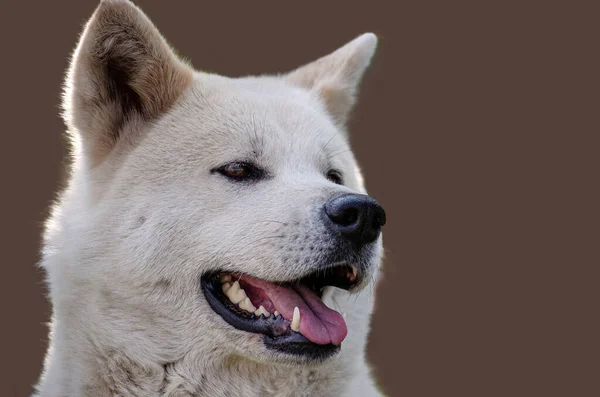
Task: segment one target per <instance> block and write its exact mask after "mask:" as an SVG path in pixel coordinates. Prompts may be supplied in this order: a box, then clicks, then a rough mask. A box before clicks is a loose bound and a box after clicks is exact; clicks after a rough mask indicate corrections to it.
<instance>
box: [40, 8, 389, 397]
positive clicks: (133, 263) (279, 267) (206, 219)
mask: <svg viewBox="0 0 600 397" xmlns="http://www.w3.org/2000/svg"><path fill="white" fill-rule="evenodd" d="M376 46H377V37H376V36H375V35H374V34H372V33H365V34H362V35H360V36H358V37H357V38H355V39H353V40H350V41H349V42H347V44H345V45H343V46H341V47H339V48H338V49H337V50H335V51H333V52H331V53H330V54H329V55H325V56H323V57H322V58H320V59H318V60H316V61H314V62H311V63H307V64H305V65H302V66H299V67H298V68H297V69H295V70H291V71H288V72H285V73H280V74H268V75H267V74H265V75H259V76H247V77H235V78H233V77H225V76H221V75H217V74H212V73H207V72H200V71H197V70H195V69H194V68H193V67H192V66H191V64H190V63H189V62H188V61H186V60H183V59H181V58H180V57H178V56H177V55H176V54H175V52H174V50H173V49H172V47H171V46H170V45H169V44H168V43H167V41H166V40H165V39H164V38H163V36H162V35H161V34H160V33H159V31H158V30H157V28H156V27H155V26H154V25H153V24H152V22H151V21H150V20H149V19H148V17H147V16H146V15H145V14H144V13H143V12H142V11H141V10H140V9H139V8H138V7H137V6H136V5H134V4H133V3H131V2H129V1H128V0H103V1H101V2H100V4H99V5H98V7H97V8H96V10H95V11H94V13H93V15H92V16H91V18H90V19H89V21H88V22H87V24H86V25H85V28H84V30H83V32H82V34H81V37H80V39H79V43H78V45H77V47H76V49H75V51H74V52H73V56H72V60H71V64H70V67H69V71H68V74H67V77H66V83H65V89H64V96H63V109H64V110H63V117H64V120H65V124H66V127H67V132H68V134H67V136H68V138H69V142H70V146H71V148H72V150H71V151H70V153H71V154H70V160H71V169H70V175H69V179H68V182H67V183H66V185H65V187H64V189H62V190H61V193H60V195H59V196H58V198H57V200H56V201H55V203H54V204H53V206H52V208H51V214H50V216H49V218H48V220H47V222H46V224H45V230H44V235H43V245H42V259H41V262H40V266H41V267H42V268H43V269H44V271H45V273H46V275H47V285H48V291H49V299H50V300H51V302H52V318H51V323H50V333H49V341H50V343H49V348H48V351H47V354H46V357H45V361H44V368H43V372H42V374H41V376H40V379H39V381H38V382H37V384H36V386H35V392H34V394H33V395H34V396H36V397H59V396H60V397H82V396H90V397H92V396H93V397H103V396H121V397H126V396H144V397H148V396H169V397H183V396H211V397H218V396H261V397H264V396H361V397H372V396H381V395H382V394H381V393H382V392H381V391H380V389H379V387H378V386H377V384H376V382H375V381H374V378H373V376H372V374H371V369H370V366H369V364H368V362H367V360H366V353H365V349H366V343H367V338H368V335H369V330H370V318H371V314H372V311H373V305H374V298H373V290H374V286H375V285H376V283H377V281H378V280H379V277H380V272H381V267H382V258H383V246H382V232H381V229H382V227H383V225H384V224H385V221H386V218H385V217H386V215H385V211H384V209H383V208H382V206H381V205H380V204H379V203H378V202H377V201H376V200H375V199H374V198H372V197H370V196H369V195H368V194H367V192H366V189H365V185H364V181H363V178H362V176H361V170H360V168H359V166H358V165H357V162H356V160H355V157H354V155H353V152H352V151H351V149H350V143H349V137H348V131H347V124H348V117H349V114H350V112H351V110H352V109H353V107H354V105H355V102H356V96H357V92H358V88H359V85H360V82H361V79H362V77H363V75H364V73H365V71H366V70H367V69H368V66H369V64H370V62H371V58H372V57H373V55H374V53H375V50H376Z"/></svg>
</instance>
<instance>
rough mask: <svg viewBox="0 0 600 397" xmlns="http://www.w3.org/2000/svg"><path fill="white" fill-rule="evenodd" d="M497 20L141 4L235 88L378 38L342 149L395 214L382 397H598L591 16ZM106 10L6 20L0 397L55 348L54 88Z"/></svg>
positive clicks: (384, 291)
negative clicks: (47, 271)
mask: <svg viewBox="0 0 600 397" xmlns="http://www.w3.org/2000/svg"><path fill="white" fill-rule="evenodd" d="M484 3H485V5H484ZM489 3H491V2H470V3H464V2H453V1H452V2H451V1H431V2H425V1H412V2H394V1H387V2H384V1H370V2H366V1H362V2H360V1H321V2H310V1H309V2H307V1H303V2H281V1H277V2H276V1H252V2H241V1H240V2H233V1H232V2H216V1H213V2H208V1H187V2H183V1H169V2H167V1H158V0H154V1H151V0H140V1H139V2H138V4H140V5H141V6H142V7H143V9H144V10H145V11H146V12H147V13H148V14H149V15H150V17H151V18H152V19H153V21H154V22H155V23H156V24H157V26H158V27H159V29H161V31H162V32H163V34H164V35H165V36H166V37H167V38H168V39H169V40H170V42H171V43H172V44H173V45H174V46H175V47H177V48H178V50H179V51H180V52H181V53H182V54H184V55H186V56H188V57H190V58H191V59H192V61H193V63H194V65H195V66H196V67H197V68H199V69H205V70H209V71H218V72H220V73H222V74H226V75H230V76H238V75H243V74H251V73H261V72H279V71H284V70H289V69H292V68H293V67H295V66H298V65H300V64H301V63H304V62H307V61H309V60H312V59H314V58H317V57H318V56H321V55H324V54H326V53H328V52H329V51H331V50H333V49H335V48H336V47H337V46H339V45H341V44H343V43H345V42H346V41H348V40H350V39H352V38H353V37H355V36H356V35H358V34H360V33H362V32H365V31H373V32H375V33H377V34H378V35H379V37H380V39H381V41H380V47H379V49H378V53H377V55H376V57H375V60H374V63H373V65H372V68H371V70H370V72H369V73H368V75H367V76H366V79H365V81H364V85H363V89H362V92H361V101H360V104H359V106H358V108H357V109H356V112H355V114H354V115H355V118H354V121H353V123H352V126H351V132H352V136H353V144H354V147H355V150H356V153H357V156H358V158H359V161H360V162H361V164H362V165H363V167H364V169H365V172H366V177H367V186H368V188H369V191H370V193H371V194H372V195H373V196H375V197H376V198H377V199H379V200H380V202H381V203H382V204H383V205H384V206H385V207H386V209H387V212H388V219H389V223H388V225H387V226H386V227H385V244H386V247H387V250H388V259H387V262H386V274H387V276H386V279H385V281H384V283H383V284H382V285H381V287H380V288H379V290H378V299H379V301H378V307H377V311H376V315H375V319H374V331H373V334H372V339H371V343H370V348H369V356H370V357H371V359H372V361H373V363H374V364H375V367H376V373H377V375H378V377H379V378H380V379H381V381H382V383H383V385H384V387H385V390H386V391H387V392H388V393H389V395H390V396H550V395H553V396H598V395H600V391H599V390H598V389H599V385H600V382H599V381H598V379H599V376H600V364H599V362H598V357H599V355H598V345H597V341H598V336H599V334H598V329H597V328H594V327H595V326H596V325H597V319H598V314H599V310H598V302H599V300H598V298H594V296H593V293H594V292H596V291H595V290H597V289H598V282H599V281H600V279H599V278H598V276H597V274H592V273H591V270H592V269H593V268H594V267H597V266H598V265H599V264H600V261H599V260H598V255H597V254H598V246H599V244H598V243H599V242H600V241H599V231H598V225H599V223H598V217H597V211H595V210H596V207H597V205H598V197H597V195H596V193H597V188H598V182H599V180H598V171H599V167H598V165H597V163H596V162H595V161H594V160H596V159H597V157H598V150H599V149H600V146H599V145H598V141H597V139H595V138H596V137H597V135H598V133H599V132H600V128H599V123H598V121H599V117H598V116H599V114H598V113H599V110H600V108H599V93H600V90H599V86H598V79H597V77H598V73H599V71H600V69H599V65H598V63H597V56H598V48H599V46H598V39H599V38H600V36H599V34H598V31H597V26H598V15H599V13H598V11H597V10H593V9H592V8H591V7H588V6H585V5H584V4H583V3H577V2H563V5H559V4H555V3H554V2H549V1H545V2H542V1H540V2H538V3H537V4H534V3H533V2H525V1H521V2H514V3H507V2H501V1H497V2H494V5H490V4H489ZM591 3H592V2H590V4H591ZM95 5H96V2H95V1H68V2H67V1H19V2H17V1H12V2H7V1H3V2H2V4H1V5H0V10H1V12H0V33H1V34H0V51H1V52H0V56H1V60H0V68H1V71H2V73H1V74H0V79H1V81H2V83H1V89H2V94H1V96H0V98H1V99H0V100H1V101H2V106H1V107H0V109H1V122H2V124H1V126H2V127H1V130H0V131H1V132H0V133H1V134H2V156H1V161H2V163H1V167H0V170H1V172H2V184H1V186H2V195H1V197H2V206H1V208H2V219H3V222H2V229H1V231H2V236H1V237H2V238H1V240H0V241H2V253H3V256H2V258H3V259H2V262H3V263H2V266H1V274H0V279H1V280H2V285H1V291H2V292H1V298H2V299H1V300H0V301H1V303H0V304H1V305H2V326H1V327H0V333H1V338H0V349H1V360H0V366H1V368H0V389H1V390H2V391H0V395H2V396H5V395H9V396H26V395H28V393H29V392H30V390H31V389H30V387H31V384H32V383H33V382H34V381H35V379H36V378H37V376H38V374H39V371H40V368H41V363H42V357H43V353H44V351H45V348H46V327H45V325H44V322H45V321H47V320H48V315H49V306H48V304H47V302H46V301H45V298H44V293H45V291H44V287H43V284H42V283H41V282H42V280H43V274H42V273H41V271H38V270H36V269H35V267H34V264H35V262H36V261H37V260H38V254H37V253H38V249H39V236H40V230H41V229H40V226H41V223H42V222H43V219H44V217H45V216H46V215H47V207H48V204H49V203H50V201H51V199H52V198H53V196H54V194H55V191H56V187H57V184H58V182H59V178H60V176H61V172H62V171H61V170H62V168H63V156H64V155H65V146H64V141H63V139H62V137H61V134H62V131H63V125H62V123H61V121H60V119H59V117H58V105H59V95H60V85H61V81H62V76H63V72H64V70H65V69H66V67H67V59H68V56H69V54H70V51H71V50H72V48H73V47H74V45H75V43H76V38H77V35H78V34H79V31H80V28H81V26H82V24H83V22H84V21H85V19H86V18H87V17H88V16H89V15H90V14H91V13H92V11H93V8H94V7H95ZM592 209H593V210H594V211H592ZM592 253H594V254H595V257H593V256H592V255H591V254H592ZM592 387H594V388H595V390H594V389H593V388H592Z"/></svg>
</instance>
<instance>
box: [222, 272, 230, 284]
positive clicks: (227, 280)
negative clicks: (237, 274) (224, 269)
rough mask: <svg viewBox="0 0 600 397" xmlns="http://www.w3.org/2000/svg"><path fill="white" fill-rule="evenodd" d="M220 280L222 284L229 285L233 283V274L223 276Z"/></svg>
mask: <svg viewBox="0 0 600 397" xmlns="http://www.w3.org/2000/svg"><path fill="white" fill-rule="evenodd" d="M219 280H221V284H223V283H229V282H231V274H222V275H221V276H220V277H219Z"/></svg>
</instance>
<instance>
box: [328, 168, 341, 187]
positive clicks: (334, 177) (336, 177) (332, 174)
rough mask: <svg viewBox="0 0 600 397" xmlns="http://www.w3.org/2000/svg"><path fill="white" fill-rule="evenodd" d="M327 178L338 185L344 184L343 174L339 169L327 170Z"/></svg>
mask: <svg viewBox="0 0 600 397" xmlns="http://www.w3.org/2000/svg"><path fill="white" fill-rule="evenodd" d="M327 179H329V180H330V181H331V182H333V183H335V184H337V185H341V184H342V174H340V172H339V171H337V170H329V171H328V172H327Z"/></svg>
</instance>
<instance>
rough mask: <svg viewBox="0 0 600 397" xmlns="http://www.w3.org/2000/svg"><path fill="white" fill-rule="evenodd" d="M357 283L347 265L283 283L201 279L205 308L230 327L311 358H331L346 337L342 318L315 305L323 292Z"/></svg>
mask: <svg viewBox="0 0 600 397" xmlns="http://www.w3.org/2000/svg"><path fill="white" fill-rule="evenodd" d="M359 283H360V275H359V273H358V270H357V269H356V268H355V267H353V266H349V265H340V266H335V267H331V268H328V269H324V270H319V271H317V272H314V273H312V274H310V275H308V276H306V277H303V278H301V279H298V280H293V281H289V282H283V283H282V282H279V283H275V282H269V281H266V280H261V279H258V278H255V277H252V276H249V275H247V274H243V273H225V272H216V273H211V274H208V275H205V276H203V277H202V279H201V285H202V290H203V292H204V295H205V296H206V299H207V301H208V303H209V304H210V306H211V307H212V309H213V310H214V311H215V312H216V313H217V314H219V315H220V316H221V317H222V318H223V319H224V320H225V321H227V322H228V323H229V324H230V325H232V326H233V327H235V328H237V329H240V330H243V331H247V332H252V333H258V334H263V335H264V336H265V337H264V342H265V345H266V346H267V347H268V348H271V349H274V350H278V351H281V352H284V353H288V354H293V355H300V356H305V357H307V358H313V359H319V358H321V359H322V358H326V357H328V356H330V355H332V354H334V353H336V352H337V351H338V350H339V347H340V344H341V343H342V341H343V340H344V338H345V337H346V334H347V332H348V330H347V328H346V322H345V321H344V318H343V317H342V315H341V314H340V313H338V312H337V311H335V310H332V309H330V308H329V307H327V306H326V305H325V303H323V301H322V300H321V297H322V295H323V291H324V289H325V287H328V286H332V287H338V288H342V289H345V290H350V289H352V288H353V287H355V286H356V285H358V284H359Z"/></svg>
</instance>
